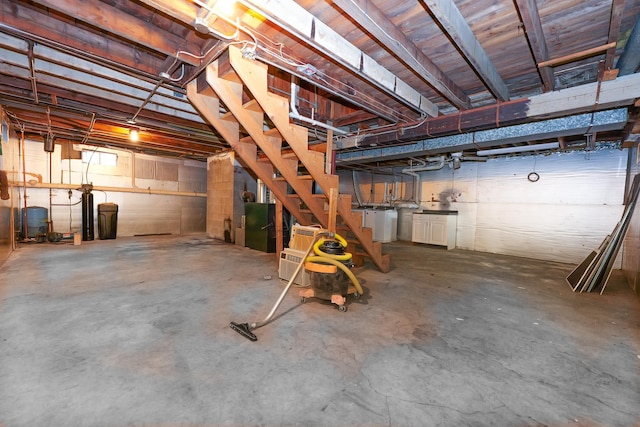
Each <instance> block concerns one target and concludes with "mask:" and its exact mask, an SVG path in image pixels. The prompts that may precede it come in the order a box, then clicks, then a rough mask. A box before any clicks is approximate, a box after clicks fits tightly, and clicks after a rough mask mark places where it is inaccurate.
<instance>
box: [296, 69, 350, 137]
mask: <svg viewBox="0 0 640 427" xmlns="http://www.w3.org/2000/svg"><path fill="white" fill-rule="evenodd" d="M293 79H294V77H292V78H291V101H290V102H289V105H290V106H291V112H290V113H289V117H291V118H292V119H296V120H300V121H302V122H305V123H309V124H310V125H312V126H319V127H321V128H324V129H328V130H331V131H333V132H335V133H337V134H340V135H346V134H347V133H348V132H345V131H343V130H342V129H338V128H337V127H334V126H331V125H328V124H326V123H323V122H319V121H317V120H314V119H310V118H309V117H305V116H301V115H300V113H298V109H297V108H296V100H297V99H298V90H299V88H298V85H297V84H295V82H294V81H293ZM327 143H328V142H327Z"/></svg>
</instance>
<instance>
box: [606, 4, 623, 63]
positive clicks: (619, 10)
mask: <svg viewBox="0 0 640 427" xmlns="http://www.w3.org/2000/svg"><path fill="white" fill-rule="evenodd" d="M624 4H625V0H612V2H611V18H610V21H609V37H608V40H607V42H608V43H612V42H615V43H616V44H617V43H618V38H619V37H620V25H621V24H622V15H623V13H624ZM615 56H616V47H615V46H614V47H612V48H609V49H607V56H606V57H605V60H604V70H605V71H609V70H611V69H612V68H613V60H614V58H615Z"/></svg>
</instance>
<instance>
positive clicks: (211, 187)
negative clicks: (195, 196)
mask: <svg viewBox="0 0 640 427" xmlns="http://www.w3.org/2000/svg"><path fill="white" fill-rule="evenodd" d="M234 172H235V154H234V153H233V152H226V153H222V154H219V155H216V156H212V157H209V159H208V160H207V235H208V236H209V237H213V238H215V239H221V240H231V233H233V229H234V228H233V227H234V225H233V216H234V209H233V206H234V204H233V203H234V195H235V173H234ZM225 231H227V235H225Z"/></svg>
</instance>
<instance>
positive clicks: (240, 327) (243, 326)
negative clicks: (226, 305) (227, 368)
mask: <svg viewBox="0 0 640 427" xmlns="http://www.w3.org/2000/svg"><path fill="white" fill-rule="evenodd" d="M333 235H334V234H333V233H331V232H329V231H322V232H320V233H318V234H316V235H315V237H314V238H313V241H312V242H311V244H310V245H309V248H308V249H307V251H306V252H305V254H304V256H303V257H302V258H301V259H300V263H298V267H296V271H295V272H294V273H293V274H292V275H291V278H290V279H289V282H288V283H287V286H286V287H285V288H284V290H283V291H282V293H281V294H280V297H278V300H277V301H276V303H275V304H274V305H273V308H271V311H270V312H269V314H268V315H267V317H265V318H264V320H262V321H260V322H253V323H236V322H231V323H229V327H230V328H231V329H233V330H234V331H236V332H237V333H239V334H240V335H242V336H243V337H245V338H247V339H249V340H251V341H258V337H256V336H255V334H254V333H253V332H251V331H252V330H254V329H257V328H260V327H262V326H264V325H266V324H267V323H269V322H270V321H271V318H272V317H273V315H274V314H275V313H276V310H277V309H278V307H279V306H280V303H282V300H283V299H284V296H285V295H287V292H289V288H291V285H292V284H293V281H294V280H295V278H296V277H298V274H299V273H300V271H301V270H302V267H303V266H304V262H305V260H306V259H307V257H308V256H309V254H310V253H311V251H312V250H313V245H314V244H315V243H316V241H318V238H320V237H321V236H328V237H330V238H332V237H333Z"/></svg>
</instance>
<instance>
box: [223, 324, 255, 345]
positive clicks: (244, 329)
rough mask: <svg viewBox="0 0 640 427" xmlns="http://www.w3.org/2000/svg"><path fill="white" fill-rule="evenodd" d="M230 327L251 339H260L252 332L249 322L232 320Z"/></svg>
mask: <svg viewBox="0 0 640 427" xmlns="http://www.w3.org/2000/svg"><path fill="white" fill-rule="evenodd" d="M229 327H230V328H231V329H233V330H234V331H236V332H237V333H239V334H240V335H242V336H243V337H245V338H247V339H249V340H251V341H258V337H256V336H255V335H254V333H253V332H251V329H249V324H248V323H236V322H231V323H229Z"/></svg>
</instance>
